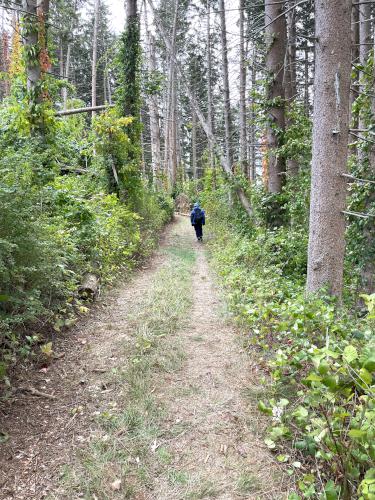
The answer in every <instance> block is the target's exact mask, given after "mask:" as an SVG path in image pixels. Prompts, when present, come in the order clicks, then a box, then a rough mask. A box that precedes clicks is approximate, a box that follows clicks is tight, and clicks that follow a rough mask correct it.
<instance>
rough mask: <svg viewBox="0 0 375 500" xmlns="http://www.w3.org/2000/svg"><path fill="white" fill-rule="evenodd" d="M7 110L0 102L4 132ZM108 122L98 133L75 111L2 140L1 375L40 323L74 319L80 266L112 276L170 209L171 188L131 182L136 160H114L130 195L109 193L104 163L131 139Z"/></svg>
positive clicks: (38, 337) (38, 335)
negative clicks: (35, 131) (48, 128)
mask: <svg viewBox="0 0 375 500" xmlns="http://www.w3.org/2000/svg"><path fill="white" fill-rule="evenodd" d="M13 113H16V114H17V113H18V112H17V110H16V109H15V110H14V111H13ZM8 115H9V116H10V115H11V111H10V110H9V109H7V110H6V112H5V111H4V110H0V126H3V127H4V129H5V130H6V131H7V132H9V122H10V121H11V120H10V119H9V116H8ZM126 120H127V121H126V123H128V119H126ZM110 125H111V119H110V117H104V118H103V119H102V121H100V120H99V121H98V127H99V128H100V126H102V128H103V130H104V131H102V132H100V134H101V135H100V134H99V132H98V134H99V136H100V137H99V136H98V135H94V134H92V133H91V132H90V131H88V132H86V131H85V122H84V121H83V120H82V119H78V118H76V117H74V118H73V120H72V121H71V120H70V119H69V120H62V121H61V122H59V123H55V124H54V127H53V134H51V136H50V135H48V134H47V135H46V137H44V138H43V137H42V136H40V135H35V136H28V135H27V131H26V132H25V131H23V132H22V131H21V132H19V133H18V134H14V136H13V137H10V135H9V134H7V133H6V134H5V135H4V136H2V138H1V139H0V146H2V147H3V149H2V157H1V158H0V175H1V184H0V204H1V207H2V211H1V216H0V378H2V377H3V375H4V366H5V365H6V364H8V365H9V364H12V363H13V362H14V361H15V360H16V358H17V356H18V355H19V354H22V355H27V354H29V353H30V351H31V348H32V345H33V344H37V343H38V342H41V341H42V336H43V333H44V332H45V330H46V329H48V328H49V327H51V326H53V327H54V329H55V330H56V331H59V330H60V329H61V327H62V326H65V325H66V326H68V325H70V324H72V323H73V322H74V321H75V316H76V314H77V313H79V311H80V310H81V309H82V306H81V304H80V301H79V298H78V296H77V288H78V286H79V284H80V282H81V280H82V277H83V275H84V274H85V273H86V272H88V271H90V272H94V273H96V274H97V275H99V276H100V279H101V281H102V283H111V282H112V281H114V279H115V278H116V277H117V276H118V274H119V272H123V271H126V270H129V269H131V268H133V267H134V265H135V263H136V262H137V261H138V260H139V259H140V258H143V257H144V256H146V255H148V254H149V253H150V252H151V250H152V248H153V247H154V246H155V243H156V241H157V237H158V234H159V232H160V230H161V229H162V227H163V225H164V224H165V223H166V222H167V221H169V220H170V219H171V217H172V215H173V204H172V201H171V200H170V199H169V198H168V196H166V195H164V194H162V193H156V192H154V191H153V190H152V188H150V187H149V186H148V185H147V184H146V183H142V181H141V179H140V175H139V173H137V174H136V177H137V181H136V182H134V183H132V182H131V178H132V177H133V174H134V166H133V165H132V166H131V167H129V169H128V168H127V166H126V165H125V164H120V163H119V164H118V165H120V166H121V168H119V172H120V173H121V174H122V180H123V182H124V186H125V188H126V189H127V191H126V192H127V194H128V196H129V198H128V199H126V200H125V199H123V198H124V196H122V197H118V196H117V194H115V193H108V175H107V174H108V166H109V164H110V163H111V161H113V158H114V157H115V156H116V161H118V162H120V161H121V155H120V152H119V151H120V149H121V148H123V147H125V146H124V145H126V143H127V141H128V139H127V137H126V135H125V133H123V131H122V130H120V129H121V127H122V122H120V123H119V120H118V119H114V125H113V126H114V127H115V129H114V130H115V132H114V133H113V134H112V133H111V132H110V131H108V127H109V128H110ZM7 127H8V128H7ZM116 127H117V128H116ZM106 134H107V135H108V134H109V136H110V138H108V137H107V136H106V138H103V136H105V135H106ZM116 134H117V135H116ZM52 135H53V137H52ZM117 136H118V137H117ZM4 137H5V138H4ZM98 137H99V138H98ZM95 141H99V142H100V144H99V145H98V144H97V143H96V142H95ZM116 141H117V142H116ZM109 142H111V144H112V145H113V149H112V152H111V154H109V150H108V147H109V146H108V144H109ZM117 143H119V144H117ZM115 145H116V146H118V147H117V148H115V147H114V146H115ZM95 150H96V154H94V153H93V152H94V151H95ZM121 151H122V149H121ZM121 154H123V151H122V153H121ZM130 170H131V174H129V171H130ZM134 175H135V174H134ZM130 195H131V196H130Z"/></svg>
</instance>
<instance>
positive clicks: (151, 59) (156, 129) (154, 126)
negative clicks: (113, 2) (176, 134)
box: [144, 2, 162, 186]
mask: <svg viewBox="0 0 375 500" xmlns="http://www.w3.org/2000/svg"><path fill="white" fill-rule="evenodd" d="M144 18H145V31H146V37H147V43H148V47H149V50H148V70H149V73H150V75H151V77H153V75H154V74H155V71H156V57H155V39H154V37H153V35H152V34H151V33H150V31H149V27H148V16H147V5H146V2H145V3H144ZM148 108H149V111H150V135H151V165H152V178H153V182H154V185H155V186H159V182H160V173H161V168H162V166H161V149H160V119H159V109H158V98H157V96H156V95H155V93H152V94H151V95H149V97H148Z"/></svg>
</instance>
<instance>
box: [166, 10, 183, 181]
mask: <svg viewBox="0 0 375 500" xmlns="http://www.w3.org/2000/svg"><path fill="white" fill-rule="evenodd" d="M178 3H179V0H175V11H174V17H173V26H172V44H171V47H172V53H171V54H170V55H169V56H170V57H169V76H168V95H167V103H166V114H165V150H164V163H165V170H166V173H167V175H168V178H169V183H170V186H171V188H172V189H173V188H174V186H175V184H176V179H177V153H176V147H177V144H176V119H175V118H176V112H175V103H176V84H175V79H176V74H175V57H176V33H177V20H178Z"/></svg>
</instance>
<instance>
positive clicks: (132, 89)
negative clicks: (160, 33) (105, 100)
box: [117, 0, 141, 165]
mask: <svg viewBox="0 0 375 500" xmlns="http://www.w3.org/2000/svg"><path fill="white" fill-rule="evenodd" d="M126 17H127V18H126V27H125V30H124V33H123V34H122V36H121V40H120V44H121V46H120V54H119V89H118V99H117V103H118V108H119V111H120V114H121V115H122V116H131V117H132V118H133V121H132V123H131V125H130V126H129V128H128V136H129V139H130V141H131V143H132V145H133V147H132V148H131V151H130V153H129V154H130V158H129V159H130V160H131V161H132V162H133V163H134V164H137V165H139V163H140V160H141V122H140V109H141V97H140V60H141V47H140V21H139V15H138V12H137V0H128V1H127V16H126Z"/></svg>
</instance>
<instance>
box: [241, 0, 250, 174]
mask: <svg viewBox="0 0 375 500" xmlns="http://www.w3.org/2000/svg"><path fill="white" fill-rule="evenodd" d="M239 2H240V3H239V9H240V19H239V24H240V110H239V111H240V113H239V114H240V116H239V118H240V165H241V169H242V171H243V172H244V174H245V175H247V170H248V158H247V130H246V127H247V113H246V73H247V72H246V60H245V41H244V27H245V26H244V25H245V12H244V10H245V0H239Z"/></svg>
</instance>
